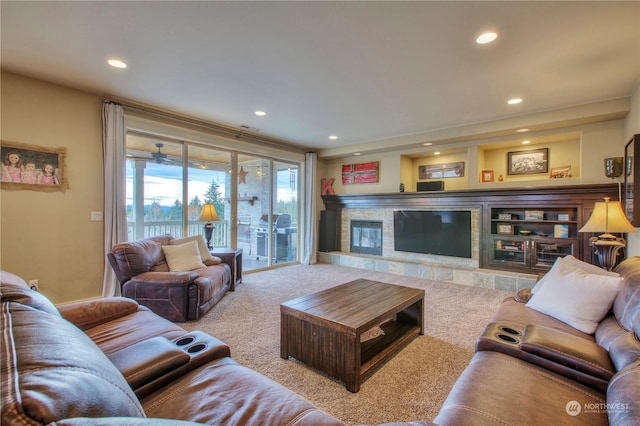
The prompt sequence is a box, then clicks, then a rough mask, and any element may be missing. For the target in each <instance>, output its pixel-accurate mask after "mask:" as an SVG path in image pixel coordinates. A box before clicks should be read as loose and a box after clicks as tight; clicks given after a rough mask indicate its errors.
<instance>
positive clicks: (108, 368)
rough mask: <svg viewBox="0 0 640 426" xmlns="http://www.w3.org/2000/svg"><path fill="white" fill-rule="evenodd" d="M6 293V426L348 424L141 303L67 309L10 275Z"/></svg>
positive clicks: (116, 301)
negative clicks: (55, 304) (54, 425)
mask: <svg viewBox="0 0 640 426" xmlns="http://www.w3.org/2000/svg"><path fill="white" fill-rule="evenodd" d="M1 291H2V304H1V306H2V307H1V315H2V369H1V370H0V373H1V374H0V380H1V381H2V417H1V420H0V423H1V424H3V425H14V424H16V425H45V424H57V425H87V424H88V425H102V424H104V425H144V424H149V425H155V424H165V423H166V424H171V425H179V424H182V422H185V423H187V424H188V422H197V423H206V424H215V425H344V423H343V422H341V421H340V420H338V419H336V418H334V417H332V416H330V415H329V414H327V413H325V412H323V411H321V410H319V409H318V408H316V407H315V406H314V405H313V404H311V403H310V402H308V401H306V400H305V399H303V398H302V397H300V396H298V395H296V394H295V393H294V392H292V391H290V390H289V389H286V388H285V387H283V386H281V385H279V384H278V383H276V382H274V381H272V380H270V379H268V378H266V377H264V376H262V375H260V374H259V373H257V372H255V371H253V370H250V369H248V368H246V367H243V366H241V365H239V364H238V363H236V362H235V361H233V360H232V359H231V358H230V357H229V355H230V350H229V347H228V346H227V345H225V344H224V343H223V342H221V341H220V340H218V339H216V338H215V337H213V336H210V335H207V334H205V333H202V332H189V333H187V332H186V331H185V330H184V329H182V328H180V327H179V326H177V325H176V324H174V323H172V322H170V321H168V320H166V319H164V318H162V317H160V316H158V315H156V314H154V313H153V312H151V310H149V309H148V308H145V307H144V306H141V305H139V304H138V303H137V302H135V301H134V300H132V299H127V298H104V299H99V300H95V301H87V302H80V303H75V304H69V305H64V306H60V307H59V308H58V307H56V306H54V305H53V304H52V303H51V302H50V301H49V300H48V299H47V298H46V297H44V296H43V295H42V294H41V293H38V292H35V291H32V290H30V289H29V288H28V287H27V285H26V284H25V283H24V281H23V280H22V279H21V278H19V277H16V276H15V275H12V274H8V273H5V272H3V273H2V286H1ZM162 419H173V420H171V421H167V422H164V421H163V420H162Z"/></svg>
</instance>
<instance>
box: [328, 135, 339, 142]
mask: <svg viewBox="0 0 640 426" xmlns="http://www.w3.org/2000/svg"><path fill="white" fill-rule="evenodd" d="M329 139H331V140H332V141H335V140H336V139H338V137H337V136H336V135H331V136H329Z"/></svg>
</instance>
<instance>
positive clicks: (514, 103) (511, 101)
mask: <svg viewBox="0 0 640 426" xmlns="http://www.w3.org/2000/svg"><path fill="white" fill-rule="evenodd" d="M520 102H522V99H520V98H513V99H509V100H508V101H507V103H508V104H509V105H516V104H519V103H520Z"/></svg>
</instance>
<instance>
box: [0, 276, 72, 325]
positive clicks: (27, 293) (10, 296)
mask: <svg viewBox="0 0 640 426" xmlns="http://www.w3.org/2000/svg"><path fill="white" fill-rule="evenodd" d="M0 274H1V284H0V293H1V294H2V301H3V302H11V301H13V302H18V303H22V304H23V305H27V306H31V307H33V308H36V309H39V310H41V311H44V312H47V313H49V314H52V315H57V316H60V313H59V312H58V308H56V306H55V305H54V304H53V303H52V302H51V301H50V300H49V299H48V298H47V297H46V296H44V295H43V294H42V293H39V292H37V291H35V290H31V289H30V288H29V286H28V285H27V283H26V282H25V281H24V280H23V279H22V278H20V277H19V276H18V275H15V274H12V273H10V272H6V271H0Z"/></svg>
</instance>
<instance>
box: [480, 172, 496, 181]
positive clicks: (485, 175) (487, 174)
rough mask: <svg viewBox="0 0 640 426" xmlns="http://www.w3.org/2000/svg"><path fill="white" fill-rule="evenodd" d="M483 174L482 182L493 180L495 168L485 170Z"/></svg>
mask: <svg viewBox="0 0 640 426" xmlns="http://www.w3.org/2000/svg"><path fill="white" fill-rule="evenodd" d="M481 176H482V182H493V170H483V171H482V173H481Z"/></svg>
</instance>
